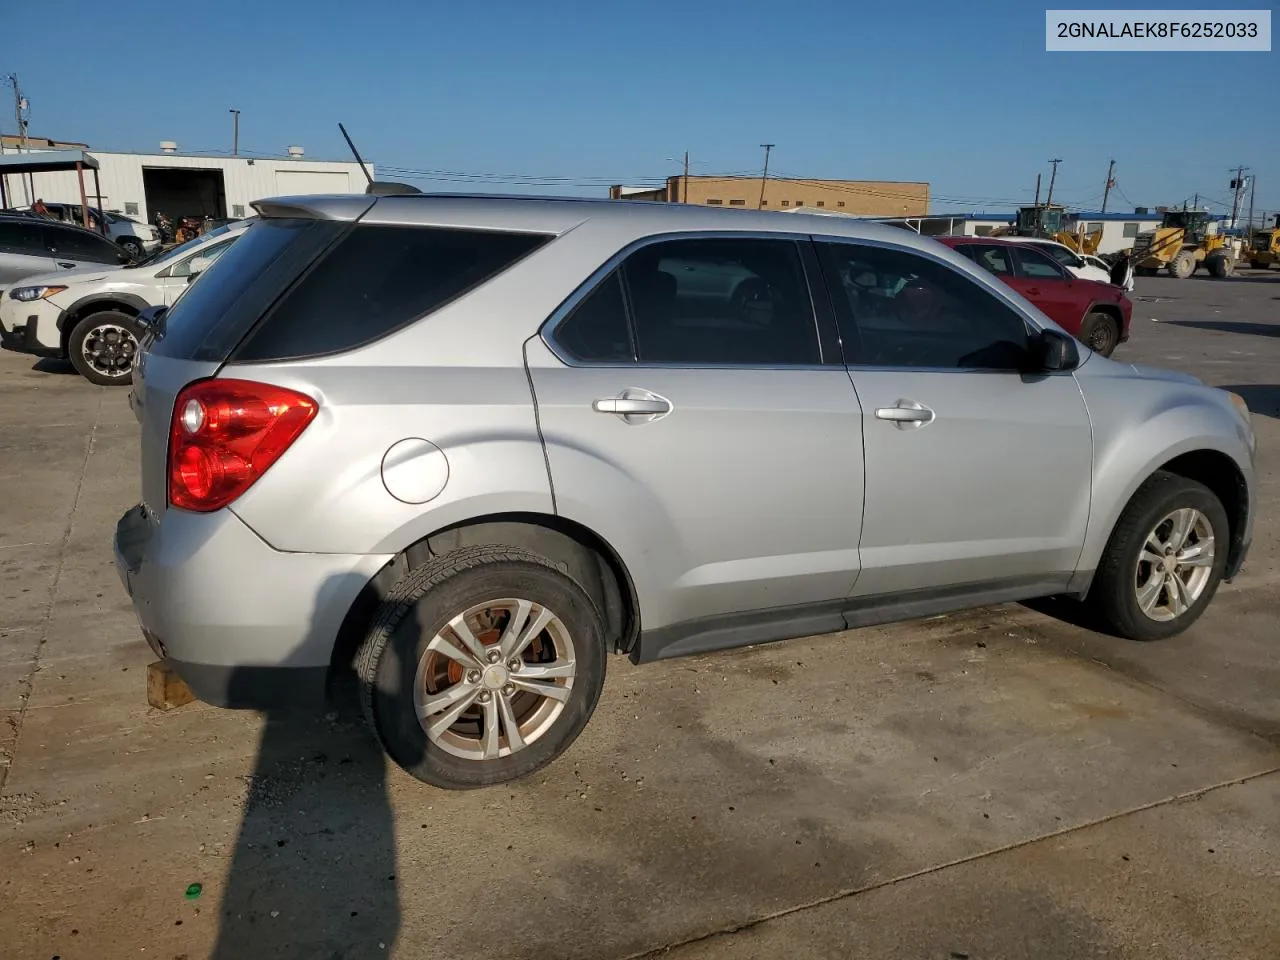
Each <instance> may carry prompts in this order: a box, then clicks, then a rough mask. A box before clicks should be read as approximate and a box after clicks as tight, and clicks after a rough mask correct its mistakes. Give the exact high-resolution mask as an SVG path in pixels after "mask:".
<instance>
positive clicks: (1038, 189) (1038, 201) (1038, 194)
mask: <svg viewBox="0 0 1280 960" xmlns="http://www.w3.org/2000/svg"><path fill="white" fill-rule="evenodd" d="M1035 205H1036V206H1037V207H1038V206H1040V174H1038V173H1037V174H1036V202H1035Z"/></svg>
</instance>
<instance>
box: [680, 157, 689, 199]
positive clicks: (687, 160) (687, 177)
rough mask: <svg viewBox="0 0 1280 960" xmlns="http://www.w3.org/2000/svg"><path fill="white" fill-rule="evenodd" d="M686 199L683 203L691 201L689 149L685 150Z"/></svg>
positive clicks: (684, 191)
mask: <svg viewBox="0 0 1280 960" xmlns="http://www.w3.org/2000/svg"><path fill="white" fill-rule="evenodd" d="M683 193H684V199H683V200H681V203H688V202H689V151H688V150H686V151H685V152H684V190H683Z"/></svg>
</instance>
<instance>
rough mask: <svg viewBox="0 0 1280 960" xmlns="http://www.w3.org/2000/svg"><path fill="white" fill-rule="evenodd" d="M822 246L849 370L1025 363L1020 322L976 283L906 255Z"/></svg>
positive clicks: (1011, 366)
mask: <svg viewBox="0 0 1280 960" xmlns="http://www.w3.org/2000/svg"><path fill="white" fill-rule="evenodd" d="M993 246H994V245H993ZM819 247H820V255H821V257H822V264H823V270H824V273H825V275H826V280H827V285H828V287H830V288H831V299H832V302H833V303H834V304H835V307H836V313H837V317H838V318H839V320H840V323H841V326H842V327H843V328H844V330H845V335H844V344H845V356H846V359H847V360H848V362H849V363H850V364H853V365H860V366H888V367H919V368H926V369H948V370H959V369H992V370H1019V369H1021V368H1022V366H1023V365H1024V363H1025V358H1026V354H1027V346H1028V344H1027V327H1026V324H1025V323H1024V321H1023V319H1022V317H1021V316H1020V315H1019V314H1018V313H1017V312H1016V311H1015V310H1013V308H1012V307H1009V306H1007V305H1006V304H1004V303H1003V302H1001V301H1000V300H999V299H997V298H996V297H995V296H993V295H992V294H991V293H989V292H988V291H986V290H984V289H983V288H982V287H981V285H980V284H978V283H977V282H975V281H974V280H973V279H971V278H969V277H967V276H965V275H964V274H962V273H960V272H959V271H957V270H953V269H952V268H951V267H949V266H947V265H946V264H944V263H941V262H939V261H937V260H933V259H930V258H928V257H925V256H922V255H920V254H918V253H913V252H909V251H905V250H894V249H890V248H886V247H873V246H864V245H861V244H845V243H822V244H819Z"/></svg>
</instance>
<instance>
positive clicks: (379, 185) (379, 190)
mask: <svg viewBox="0 0 1280 960" xmlns="http://www.w3.org/2000/svg"><path fill="white" fill-rule="evenodd" d="M338 129H339V130H341V131H342V136H343V138H344V139H345V140H346V141H347V146H348V147H350V148H351V153H352V154H353V155H354V156H355V158H356V163H358V164H360V169H361V170H362V171H364V178H365V179H366V180H368V181H369V185H368V186H367V187H365V189H364V192H365V193H368V194H375V195H377V196H386V197H394V196H398V195H402V194H406V193H422V191H421V190H419V189H418V188H417V187H411V186H409V185H408V184H407V183H391V182H390V181H379V180H374V179H373V177H372V176H370V175H369V168H368V167H366V166H365V165H364V160H363V159H362V158H361V156H360V151H359V150H357V149H356V145H355V144H354V143H352V142H351V135H350V134H349V133H347V128H346V127H344V126H343V125H342V124H341V123H339V124H338Z"/></svg>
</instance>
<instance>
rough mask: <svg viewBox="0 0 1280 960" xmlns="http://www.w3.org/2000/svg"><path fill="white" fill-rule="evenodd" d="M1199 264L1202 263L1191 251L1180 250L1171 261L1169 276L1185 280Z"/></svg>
mask: <svg viewBox="0 0 1280 960" xmlns="http://www.w3.org/2000/svg"><path fill="white" fill-rule="evenodd" d="M1198 266H1200V264H1199V262H1198V261H1197V260H1196V258H1195V255H1194V254H1192V253H1191V251H1189V250H1182V251H1179V252H1178V255H1177V256H1175V257H1174V258H1173V259H1172V260H1170V261H1169V276H1171V277H1175V278H1177V279H1178V280H1185V279H1187V277H1189V276H1191V275H1192V274H1193V273H1195V272H1196V267H1198Z"/></svg>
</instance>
